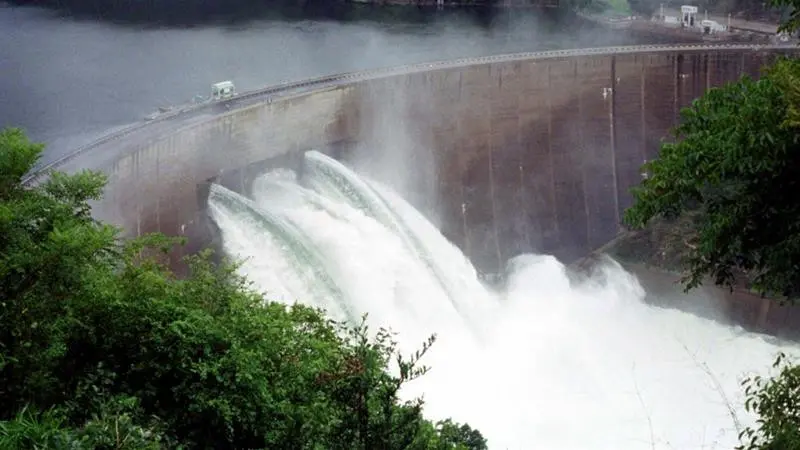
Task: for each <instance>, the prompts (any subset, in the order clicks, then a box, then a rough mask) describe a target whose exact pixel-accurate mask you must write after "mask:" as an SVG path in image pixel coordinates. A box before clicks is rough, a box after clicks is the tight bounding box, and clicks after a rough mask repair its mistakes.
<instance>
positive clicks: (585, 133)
mask: <svg viewBox="0 0 800 450" xmlns="http://www.w3.org/2000/svg"><path fill="white" fill-rule="evenodd" d="M793 51H795V50H793V49H786V48H782V49H779V48H761V49H757V48H756V49H752V48H751V49H745V50H743V49H738V48H730V49H729V48H704V47H687V48H674V49H655V50H654V49H652V48H651V49H649V50H643V51H627V52H621V53H613V52H608V53H597V54H594V55H589V56H586V55H583V56H560V57H558V56H556V57H547V58H542V57H531V58H516V59H515V58H508V59H505V60H503V59H497V58H489V59H488V60H479V61H477V62H476V63H474V64H461V65H455V66H444V67H442V66H438V65H433V66H432V68H431V69H430V70H414V71H409V72H407V73H403V72H402V71H400V72H399V73H398V72H393V73H390V74H389V75H385V74H382V73H380V72H379V73H378V74H376V75H374V76H372V75H371V76H362V77H359V76H347V78H352V79H353V81H352V82H346V83H342V82H339V83H335V84H333V83H332V84H330V85H324V86H323V87H322V88H320V89H315V90H312V91H311V92H306V93H301V94H296V95H293V96H288V97H286V98H282V99H276V100H275V101H271V102H258V103H256V104H253V105H250V106H247V107H244V108H240V109H236V107H235V106H234V108H233V109H232V110H231V111H230V112H224V113H221V114H206V115H205V116H199V117H197V116H196V117H194V118H193V119H191V120H181V119H180V118H178V119H171V120H170V121H167V122H165V123H162V124H156V125H153V126H152V127H144V128H142V129H141V130H139V131H137V132H134V133H131V134H129V135H128V136H126V137H124V138H121V139H117V140H114V141H111V142H108V143H106V144H103V145H101V146H99V147H98V148H96V149H93V150H91V151H89V152H86V153H85V156H81V157H79V158H76V159H75V160H73V161H72V162H70V163H69V164H68V165H66V166H64V170H70V168H77V167H91V168H97V169H103V170H106V171H107V172H108V173H109V175H110V183H109V187H108V189H107V193H106V197H105V199H104V200H103V202H102V203H101V204H99V205H97V206H96V213H97V215H98V216H99V217H100V218H102V219H106V220H110V221H112V222H114V223H117V224H120V225H122V226H124V227H125V228H126V229H127V230H128V231H129V232H130V233H132V234H139V233H143V232H148V231H162V232H165V233H168V234H184V235H187V236H188V237H189V238H190V241H193V242H194V245H195V247H193V246H189V247H187V251H191V250H193V249H194V248H196V246H197V245H204V244H206V243H207V242H208V239H209V237H208V234H207V229H208V223H207V222H208V220H207V218H206V214H205V211H204V208H205V202H206V193H207V186H208V181H209V180H211V179H215V180H219V181H220V182H222V183H224V184H225V185H226V186H228V187H230V188H233V189H235V190H239V191H247V190H248V189H249V185H250V183H251V182H252V180H253V178H254V177H255V176H256V175H258V173H259V172H260V171H262V170H263V169H264V167H265V166H266V165H276V164H277V165H286V164H288V165H294V164H296V161H297V160H299V155H300V154H301V153H302V151H305V150H309V149H318V150H322V151H327V152H329V153H330V152H334V153H336V154H337V156H339V157H341V158H343V159H346V160H348V161H350V162H351V163H352V164H353V165H355V166H357V167H359V168H361V169H363V170H365V171H366V172H367V173H369V174H370V175H371V176H372V177H373V178H376V179H379V180H381V181H384V182H387V183H388V184H391V185H394V186H396V187H397V188H398V189H399V191H400V192H401V193H403V194H404V195H406V196H407V197H408V198H409V199H410V201H411V202H412V203H414V204H415V205H416V206H418V207H419V208H420V209H422V210H423V211H425V212H427V213H430V214H432V215H433V217H434V221H435V222H437V223H438V224H439V225H440V226H441V229H442V230H443V232H444V234H445V235H446V236H447V237H448V238H449V239H450V240H451V241H453V242H454V243H455V244H456V245H458V246H459V247H460V248H462V249H463V250H464V252H465V253H466V254H467V256H468V257H470V258H471V259H472V260H473V262H474V263H475V264H476V266H477V267H478V268H479V269H481V270H483V271H488V272H495V271H497V270H501V269H502V268H503V266H504V264H505V262H506V260H507V259H508V258H510V257H513V256H515V255H517V254H520V253H524V252H531V251H538V252H545V253H552V254H555V255H557V256H559V257H561V258H563V259H566V260H570V259H573V258H577V257H579V256H582V255H585V254H587V253H588V252H590V251H591V250H593V249H595V248H597V247H599V246H601V245H602V244H604V243H605V242H607V241H609V240H610V239H612V238H613V237H614V236H615V235H616V234H617V233H618V231H619V230H620V225H619V224H620V217H621V215H622V212H623V210H624V209H625V208H626V207H628V206H629V205H630V204H631V196H630V194H629V189H630V187H632V186H634V185H635V184H637V183H638V182H639V181H640V180H641V175H640V172H639V170H640V166H641V165H642V163H643V162H645V160H648V159H652V158H654V157H656V155H657V153H658V149H659V143H660V141H661V139H662V138H664V137H665V136H666V135H667V133H668V130H669V128H670V127H671V126H673V125H674V124H675V123H676V122H677V118H678V113H679V109H680V108H681V107H683V106H685V105H688V104H689V103H690V102H691V100H692V99H694V98H696V97H697V96H699V95H701V94H702V93H703V92H704V91H705V90H707V89H709V88H711V87H714V86H719V85H721V84H723V83H724V82H727V81H732V80H735V79H737V78H738V77H739V76H740V75H741V74H749V75H751V76H754V77H757V76H758V74H759V70H760V67H761V66H763V65H764V64H766V63H769V62H770V61H772V60H774V59H775V58H776V57H778V56H779V55H781V54H785V53H788V52H793ZM171 122H174V124H172V123H171ZM336 149H338V150H336ZM112 154H116V155H119V156H118V157H117V156H115V157H113V158H111V157H109V156H108V155H112ZM99 155H106V156H104V158H105V160H106V162H102V163H100V166H99V167H98V163H97V162H95V163H94V164H93V163H92V161H99V159H98V158H101V156H99Z"/></svg>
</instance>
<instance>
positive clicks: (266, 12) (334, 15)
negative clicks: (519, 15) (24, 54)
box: [7, 0, 586, 26]
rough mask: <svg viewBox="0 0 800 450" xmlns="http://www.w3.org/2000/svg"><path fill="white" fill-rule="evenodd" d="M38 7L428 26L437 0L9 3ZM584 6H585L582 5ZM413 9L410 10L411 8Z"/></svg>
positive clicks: (517, 3) (469, 2)
mask: <svg viewBox="0 0 800 450" xmlns="http://www.w3.org/2000/svg"><path fill="white" fill-rule="evenodd" d="M7 1H8V2H9V3H11V4H14V5H32V6H41V7H46V8H49V9H53V10H55V11H59V12H61V13H63V14H67V15H70V16H80V17H86V18H91V19H101V20H111V21H116V22H129V23H159V24H167V25H186V26H191V25H197V24H202V23H207V22H209V21H213V22H219V21H223V22H224V21H231V22H236V21H243V20H252V19H270V18H274V19H281V20H293V19H330V20H338V21H360V20H379V21H393V20H397V21H403V22H422V23H424V22H426V21H428V20H431V18H432V17H433V16H434V15H435V14H432V13H433V12H435V11H436V8H437V0H7ZM574 1H577V0H444V5H445V6H447V7H451V8H448V9H452V7H456V6H457V7H459V8H458V9H459V10H460V11H463V10H467V11H468V13H469V14H473V15H475V16H476V17H477V18H479V19H490V18H491V17H492V15H494V14H496V13H497V12H498V11H502V10H503V9H505V8H506V7H530V8H538V7H543V9H548V10H551V11H552V10H554V9H565V10H569V9H571V3H572V2H574ZM580 1H586V0H580ZM409 6H412V7H409Z"/></svg>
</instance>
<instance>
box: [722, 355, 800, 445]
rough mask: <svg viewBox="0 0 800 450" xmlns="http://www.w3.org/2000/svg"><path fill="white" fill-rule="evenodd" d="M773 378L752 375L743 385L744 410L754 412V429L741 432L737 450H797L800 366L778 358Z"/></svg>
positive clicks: (799, 421) (799, 440)
mask: <svg viewBox="0 0 800 450" xmlns="http://www.w3.org/2000/svg"><path fill="white" fill-rule="evenodd" d="M772 367H773V368H774V369H778V370H779V372H778V375H777V376H775V377H773V378H763V377H761V376H752V377H749V378H746V379H745V380H744V382H743V383H742V386H743V387H744V388H745V394H746V397H747V400H746V401H745V408H746V409H747V410H748V411H751V412H753V413H756V414H757V415H758V417H759V418H758V420H757V423H756V426H755V427H748V428H745V429H744V430H742V432H741V433H740V435H739V438H740V440H742V441H743V444H742V445H740V446H739V447H737V450H800V366H798V365H795V364H791V363H790V362H789V361H788V360H787V358H786V355H784V354H780V355H778V357H777V359H776V360H775V363H774V364H773V366H772Z"/></svg>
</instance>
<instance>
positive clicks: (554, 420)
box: [212, 178, 796, 450]
mask: <svg viewBox="0 0 800 450" xmlns="http://www.w3.org/2000/svg"><path fill="white" fill-rule="evenodd" d="M282 182H283V183H292V181H291V180H289V181H287V179H286V178H284V179H282ZM256 186H257V191H256V192H255V193H254V199H255V201H256V203H258V204H259V205H260V206H261V207H263V208H274V209H275V211H271V212H273V213H276V214H277V213H280V214H283V215H284V216H285V217H286V218H288V219H289V220H291V221H292V223H294V224H296V226H297V227H298V228H300V229H302V230H303V231H304V233H305V235H306V236H308V239H310V241H311V242H310V245H312V246H313V247H314V248H315V249H316V250H317V252H318V253H319V254H320V255H324V258H325V259H326V264H325V266H326V267H327V270H328V273H329V275H330V277H331V278H332V279H333V280H335V282H336V283H337V285H338V286H339V288H340V289H341V290H342V291H343V292H344V295H345V297H346V298H347V301H348V302H349V303H350V305H351V307H352V308H353V309H354V310H355V311H356V312H357V313H363V312H368V313H369V314H370V317H371V320H370V322H371V324H373V325H374V326H377V325H391V326H392V328H393V329H394V330H395V331H397V332H398V333H399V336H398V338H399V339H400V343H401V348H404V349H406V350H411V349H416V348H418V347H419V344H420V342H421V340H422V339H424V337H426V336H427V335H429V334H431V333H433V332H436V333H438V336H439V340H438V342H437V343H436V344H435V345H434V347H433V349H432V350H431V351H430V353H429V354H428V355H427V356H426V359H425V361H424V362H425V363H426V364H428V365H430V366H432V370H431V372H430V373H429V374H428V375H426V376H425V377H423V378H422V379H420V380H418V381H415V382H414V383H412V384H410V385H409V386H408V387H407V389H406V390H405V391H404V392H403V395H405V396H407V397H412V396H416V395H420V394H423V393H424V396H425V400H426V409H425V411H426V414H427V415H428V416H430V417H431V418H446V417H452V418H453V419H455V420H458V421H463V422H468V423H469V424H470V425H472V426H473V427H475V428H478V429H479V430H480V431H481V432H482V433H483V434H484V435H485V436H486V437H487V438H488V439H489V444H490V448H493V449H494V448H497V449H522V450H528V449H548V450H549V449H581V450H588V449H609V450H626V449H651V450H652V449H654V448H655V449H682V450H683V449H711V448H732V447H733V446H734V445H736V444H737V442H738V441H737V432H736V426H735V422H734V419H733V418H732V417H731V415H730V412H729V406H728V403H729V404H730V405H732V406H733V407H734V409H735V410H736V413H737V420H738V421H739V422H741V423H742V424H747V423H750V422H751V421H752V418H751V417H748V416H746V415H745V414H744V412H743V411H742V407H741V403H742V391H741V388H740V386H739V382H740V380H741V377H742V376H743V375H745V374H747V373H749V372H751V371H761V372H763V371H765V370H767V369H768V367H769V365H770V363H771V362H772V361H773V359H774V356H775V354H776V353H777V352H778V351H779V350H780V348H781V347H780V346H779V344H775V343H773V342H772V341H768V340H766V339H764V338H763V337H762V336H760V335H755V334H751V333H745V332H743V331H741V330H740V329H737V328H732V327H726V326H723V325H720V324H718V323H715V322H712V321H709V320H705V319H702V318H698V317H696V316H693V315H690V314H686V313H682V312H679V311H675V310H665V309H658V308H654V307H651V306H649V305H647V304H645V303H643V301H642V300H643V296H644V291H643V289H642V288H641V286H640V285H639V283H638V282H637V280H636V278H635V277H634V276H632V275H630V274H628V273H626V272H625V271H624V270H622V269H621V268H620V267H618V266H614V265H611V266H608V267H606V268H605V269H604V270H603V271H602V272H601V273H600V274H598V275H596V276H594V277H592V278H591V279H589V280H586V281H583V282H580V283H578V282H574V281H573V282H571V281H570V279H569V278H568V277H567V274H566V271H565V268H564V266H563V265H562V264H560V263H559V262H558V261H557V260H555V259H554V258H552V257H548V256H540V255H521V256H519V257H517V258H516V259H514V260H513V261H512V263H511V264H510V265H509V267H510V273H509V274H508V280H507V283H506V290H505V291H503V292H499V293H494V292H490V291H488V290H487V289H485V288H484V287H483V286H482V285H481V284H480V282H479V281H478V280H477V278H476V275H475V270H474V268H473V267H472V266H471V265H470V264H469V262H468V261H467V260H466V258H464V256H463V254H461V253H460V252H459V251H458V250H457V249H456V248H455V247H454V246H452V244H450V243H449V242H447V241H446V240H445V239H444V237H443V236H442V235H441V234H440V233H438V231H436V229H435V228H434V227H433V226H432V225H430V224H426V223H424V218H422V216H421V215H420V214H419V213H418V212H416V211H415V210H413V208H412V207H411V206H410V205H408V204H407V203H405V202H404V201H403V200H402V199H401V198H399V196H397V195H396V194H393V193H391V191H389V190H388V188H386V187H385V186H377V185H374V184H373V186H372V187H373V188H375V189H376V191H377V192H379V193H380V195H381V197H383V199H384V200H386V204H387V205H388V208H389V209H390V210H391V211H392V213H393V214H395V215H396V216H397V217H399V218H400V220H401V222H402V223H404V224H406V226H407V232H410V233H412V234H413V235H414V237H415V239H417V240H418V242H421V243H422V245H423V246H424V247H425V250H426V251H429V252H432V253H431V254H432V257H431V258H430V260H432V261H433V262H434V263H435V264H437V265H438V267H439V269H440V270H441V273H442V274H445V277H446V279H447V282H448V283H450V284H451V285H453V286H455V292H457V296H458V298H454V299H451V298H449V297H448V295H453V294H452V293H453V292H454V290H452V289H445V288H444V287H443V285H442V283H441V282H439V281H440V280H437V276H435V275H434V274H432V273H431V270H430V269H429V266H428V264H430V261H427V262H426V261H422V260H421V259H420V256H419V255H418V254H417V253H415V251H414V249H413V248H409V245H407V240H406V239H404V238H402V237H401V236H398V235H397V231H396V230H394V229H390V228H387V227H386V226H385V225H384V224H382V223H381V222H380V221H379V220H376V219H375V218H373V217H370V216H369V215H367V214H365V213H364V211H360V210H358V209H356V207H355V206H354V205H349V204H347V203H345V202H343V201H342V200H341V198H333V197H332V198H327V199H326V200H324V201H323V202H322V203H320V201H319V199H317V201H309V200H308V198H311V197H308V198H306V200H302V198H303V197H302V196H297V197H295V198H293V199H292V201H286V200H285V199H284V200H283V201H280V200H278V199H276V198H274V196H276V195H277V194H276V193H275V192H273V191H270V190H268V189H262V188H258V186H262V187H263V186H264V185H263V184H259V183H256ZM295 191H296V193H297V192H300V193H302V192H304V189H303V188H301V187H296V189H295ZM308 194H309V195H310V194H313V193H311V192H310V191H309V192H308ZM321 194H322V197H324V196H325V194H324V192H322V193H321ZM277 205H280V206H277ZM321 205H322V206H321ZM212 207H213V201H212ZM215 218H216V219H217V223H218V224H219V226H220V228H221V229H222V230H223V239H224V245H225V248H226V250H227V251H228V252H230V253H232V254H238V255H245V256H249V257H250V259H249V260H248V261H247V262H246V263H245V264H244V266H243V271H244V273H246V274H247V275H248V276H249V277H250V278H251V279H252V280H253V281H254V282H255V283H256V284H258V285H260V286H261V287H262V288H263V289H265V290H267V291H275V290H276V289H275V287H276V286H281V285H283V284H286V283H291V280H290V279H291V274H290V273H288V272H287V269H286V267H285V266H282V265H280V264H277V265H274V266H273V264H274V263H275V260H274V259H273V258H274V255H273V254H272V253H270V251H268V249H265V248H264V247H262V246H260V244H259V243H260V242H263V241H264V239H265V237H264V236H261V235H256V234H248V230H250V232H253V231H254V230H253V229H250V228H246V227H244V226H243V224H242V223H237V221H236V219H235V218H234V217H224V216H220V217H217V216H215ZM260 252H263V253H260ZM287 280H289V281H287ZM278 290H279V289H278ZM291 292H295V293H296V292H302V291H301V290H299V289H292V290H291ZM305 292H320V291H319V290H315V289H311V288H307V289H305ZM448 293H449V294H448ZM312 296H313V295H312ZM298 300H299V301H305V302H308V303H311V304H315V305H325V304H327V303H328V302H327V301H326V300H325V299H320V298H303V299H298ZM451 300H452V301H454V302H455V303H456V304H457V305H458V308H462V309H464V310H466V311H467V314H466V315H464V314H459V312H458V311H457V310H456V309H457V308H454V307H452V302H451ZM465 317H466V319H465ZM476 330H477V331H476ZM784 348H786V349H789V350H791V351H795V350H796V348H795V347H791V348H790V347H788V346H786V345H784Z"/></svg>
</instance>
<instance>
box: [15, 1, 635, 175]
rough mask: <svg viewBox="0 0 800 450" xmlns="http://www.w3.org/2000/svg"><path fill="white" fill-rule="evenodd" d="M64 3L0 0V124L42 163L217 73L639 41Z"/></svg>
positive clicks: (421, 20)
mask: <svg viewBox="0 0 800 450" xmlns="http://www.w3.org/2000/svg"><path fill="white" fill-rule="evenodd" d="M61 3H63V4H67V5H72V6H73V7H74V8H75V9H72V10H66V11H51V10H46V9H39V8H32V7H24V8H23V7H12V6H10V5H9V4H7V3H3V2H1V1H0V43H2V45H0V74H2V76H0V126H9V125H15V126H21V127H24V128H25V129H27V130H28V131H29V133H30V135H31V136H32V137H33V138H34V139H37V140H42V141H45V142H47V143H48V144H50V146H49V148H48V149H47V153H46V155H45V160H51V159H54V158H55V157H57V156H59V155H62V154H64V153H66V152H68V151H69V150H71V149H74V148H76V147H78V146H80V145H82V144H85V143H88V142H89V141H91V140H92V139H94V138H96V137H99V135H102V134H104V133H106V132H108V131H109V130H110V129H113V128H115V127H120V126H124V125H127V124H130V123H132V122H135V121H139V120H141V119H143V118H144V117H145V116H146V115H148V114H150V113H152V112H154V111H155V110H156V109H157V108H158V107H159V106H168V105H175V104H182V103H185V102H188V101H190V100H191V98H192V97H193V96H195V95H197V94H201V95H208V92H209V90H210V85H211V84H212V83H215V82H217V81H222V80H228V79H230V80H233V81H234V82H235V83H236V86H237V88H238V89H239V90H240V91H245V90H251V89H256V88H259V87H263V86H267V85H272V84H277V83H280V82H283V81H290V80H297V79H303V78H309V77H315V76H320V75H324V74H333V73H340V72H347V71H354V70H362V69H369V68H376V67H386V66H395V65H401V64H408V63H416V62H425V61H434V60H442V59H451V58H458V57H467V56H481V55H490V54H499V53H513V52H520V51H534V50H547V49H553V48H573V47H585V46H602V45H619V44H632V43H635V42H636V41H635V40H634V39H632V38H630V37H629V36H627V35H625V34H621V33H619V32H608V31H606V32H601V31H598V30H589V29H583V30H578V29H576V28H575V27H576V25H575V24H574V23H572V22H569V21H565V20H560V21H557V20H555V19H553V18H551V17H548V16H545V15H543V14H542V13H537V12H535V11H520V10H515V11H513V13H511V14H508V13H503V12H490V11H481V12H475V11H472V12H463V11H446V12H442V13H437V12H435V11H420V10H418V9H417V8H370V7H368V6H353V5H350V6H348V5H344V4H338V3H336V2H327V1H309V2H306V3H305V6H304V7H302V8H299V7H296V8H287V7H283V8H281V7H278V6H275V5H276V4H277V3H278V2H266V3H265V6H264V7H262V8H260V9H258V10H254V9H253V7H252V5H254V4H259V2H252V1H248V2H237V1H221V0H203V1H200V0H197V1H196V2H191V1H189V2H186V1H183V2H173V1H171V0H161V1H159V2H155V3H153V2H145V3H142V2H128V3H129V4H130V5H134V6H132V7H131V8H129V10H104V9H102V8H98V9H93V8H95V6H94V5H98V4H107V3H111V0H109V1H106V0H103V1H97V2H94V1H88V0H62V1H61ZM116 3H120V4H125V1H117V2H116ZM288 3H291V2H288ZM152 4H158V5H172V6H171V7H166V6H165V7H163V8H158V7H157V8H151V7H148V6H147V5H152ZM80 5H83V6H82V7H80V8H79V7H78V6H80ZM200 5H206V6H207V7H208V8H213V9H214V10H213V11H204V10H201V9H200ZM209 5H210V6H209ZM193 7H196V8H193Z"/></svg>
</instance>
